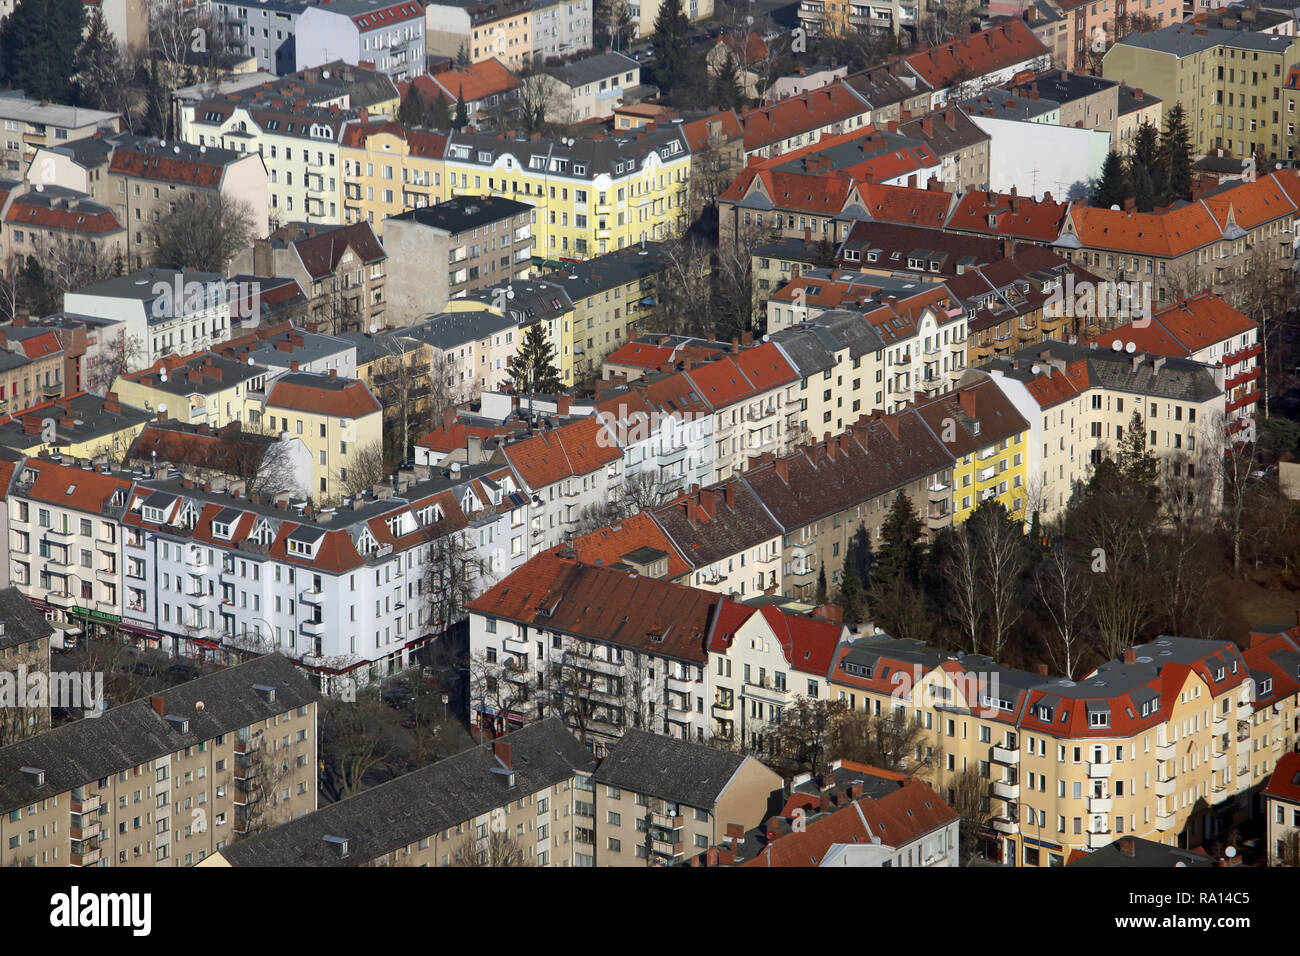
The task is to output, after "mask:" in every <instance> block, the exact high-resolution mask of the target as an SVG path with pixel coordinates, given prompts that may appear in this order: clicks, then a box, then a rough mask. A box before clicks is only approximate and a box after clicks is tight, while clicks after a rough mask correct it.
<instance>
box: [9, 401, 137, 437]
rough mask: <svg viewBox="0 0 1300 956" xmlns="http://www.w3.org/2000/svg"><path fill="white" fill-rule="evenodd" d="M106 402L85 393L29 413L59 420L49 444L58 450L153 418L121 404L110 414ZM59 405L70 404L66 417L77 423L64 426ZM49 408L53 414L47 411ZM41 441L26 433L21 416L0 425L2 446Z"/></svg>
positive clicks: (130, 406) (133, 407)
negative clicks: (57, 409)
mask: <svg viewBox="0 0 1300 956" xmlns="http://www.w3.org/2000/svg"><path fill="white" fill-rule="evenodd" d="M104 401H105V400H104V399H103V398H101V397H100V396H98V395H91V394H89V393H86V392H83V393H81V394H79V395H74V396H72V397H71V398H61V399H55V400H54V402H53V403H51V404H47V405H42V406H40V407H38V408H37V409H35V410H31V409H29V411H30V412H31V413H32V414H37V413H46V414H49V415H50V417H52V418H56V419H57V422H58V424H56V426H55V434H54V441H53V442H48V443H46V444H49V445H50V446H52V448H54V449H56V450H57V449H58V448H59V447H61V446H64V445H69V444H72V445H78V444H81V443H82V442H84V441H90V440H91V439H93V438H95V437H97V436H100V435H108V434H111V433H113V432H117V431H120V430H122V429H124V428H127V427H128V426H131V425H139V424H142V423H144V422H147V421H149V420H150V419H151V418H153V412H149V411H145V410H144V409H143V408H136V407H135V406H133V405H127V404H121V405H120V407H119V410H118V411H109V410H108V409H106V408H105V407H104ZM58 402H66V403H68V406H69V407H68V412H67V415H66V417H68V418H71V419H72V422H73V424H71V425H64V424H63V423H62V422H63V418H64V417H65V416H64V415H63V414H62V413H58V412H55V408H56V407H57V403H58ZM46 409H48V410H49V411H48V412H46ZM39 441H40V436H39V435H29V434H27V433H26V432H25V430H24V429H23V423H22V418H21V417H20V418H19V419H17V420H15V421H8V422H5V423H4V424H3V425H0V445H7V446H10V447H12V448H31V447H33V446H34V445H36V444H38V443H39ZM123 450H125V449H123Z"/></svg>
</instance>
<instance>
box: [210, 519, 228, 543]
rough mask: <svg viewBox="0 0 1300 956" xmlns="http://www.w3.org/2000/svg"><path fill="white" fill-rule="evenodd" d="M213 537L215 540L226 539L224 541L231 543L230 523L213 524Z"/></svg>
mask: <svg viewBox="0 0 1300 956" xmlns="http://www.w3.org/2000/svg"><path fill="white" fill-rule="evenodd" d="M212 536H213V537H214V538H222V539H224V540H226V541H229V540H230V525H229V523H227V522H225V521H214V522H212Z"/></svg>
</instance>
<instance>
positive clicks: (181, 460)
mask: <svg viewBox="0 0 1300 956" xmlns="http://www.w3.org/2000/svg"><path fill="white" fill-rule="evenodd" d="M126 464H127V465H130V466H132V467H136V468H143V467H147V468H151V469H156V468H157V467H158V466H159V465H167V466H169V469H168V470H169V471H170V470H172V469H175V470H177V471H179V472H180V474H181V476H182V477H184V478H188V479H190V480H191V481H195V480H198V481H201V480H203V479H204V478H209V479H210V478H213V477H216V478H217V479H218V481H225V482H226V483H227V486H229V485H230V483H232V482H236V483H237V482H240V481H243V482H245V483H246V485H247V486H249V487H252V488H254V489H256V490H258V491H260V492H263V493H265V494H268V495H279V494H283V493H285V492H288V493H289V494H290V495H293V496H294V497H298V498H306V497H308V496H309V495H311V491H312V483H311V479H312V461H311V452H310V451H308V450H307V446H306V445H305V444H303V441H302V439H301V438H275V437H272V436H271V435H263V434H261V433H260V432H256V431H245V430H244V429H243V427H242V425H241V423H240V422H234V423H232V424H230V425H227V426H225V427H223V428H219V429H218V428H213V427H212V426H211V425H209V424H207V423H206V422H204V423H201V424H197V425H187V424H185V423H184V422H178V421H175V420H173V419H163V420H161V421H155V422H150V423H149V425H147V426H146V427H145V429H144V430H143V431H141V432H140V437H139V438H138V439H136V442H135V444H134V445H132V446H131V448H130V450H129V451H128V452H127V455H126Z"/></svg>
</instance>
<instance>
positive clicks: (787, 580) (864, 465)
mask: <svg viewBox="0 0 1300 956" xmlns="http://www.w3.org/2000/svg"><path fill="white" fill-rule="evenodd" d="M953 467H954V458H953V455H952V454H951V453H950V452H949V450H948V448H947V446H945V445H944V444H943V442H941V441H940V440H939V437H938V436H937V435H935V434H934V433H933V432H932V431H931V430H930V428H929V426H928V425H927V424H926V422H925V420H924V419H923V418H922V417H921V416H920V415H919V414H918V413H917V412H916V411H915V410H914V409H907V410H904V411H902V412H899V413H898V414H897V415H884V414H880V413H873V415H872V417H871V418H867V417H866V416H862V418H860V419H859V420H858V422H856V423H854V424H853V425H851V426H850V427H849V428H848V430H846V431H845V432H843V433H841V434H839V435H835V436H831V437H830V438H829V440H823V441H820V442H814V443H812V444H809V445H804V446H800V447H798V448H796V449H795V450H794V452H793V453H792V454H789V455H784V456H768V455H762V456H760V457H759V458H757V459H755V460H752V461H751V462H750V463H749V465H748V467H747V468H746V469H745V472H744V474H743V475H742V476H741V480H742V481H744V483H745V484H746V485H747V486H748V487H749V489H750V490H751V491H752V492H753V493H754V494H755V495H756V496H757V497H758V499H759V501H761V502H762V503H763V507H764V508H765V509H766V510H767V512H768V513H769V514H770V515H771V516H772V517H773V518H774V519H776V522H777V523H778V524H779V525H780V526H781V530H782V539H781V574H780V576H779V579H780V581H781V582H782V584H781V588H782V593H783V594H785V595H786V596H787V597H794V598H800V599H806V598H810V597H812V596H813V594H814V593H815V590H816V587H817V579H818V572H819V571H820V570H821V569H823V568H825V570H826V581H827V584H828V585H829V586H830V587H832V588H833V587H834V586H835V585H836V584H838V583H839V579H840V575H841V572H842V569H843V562H844V552H845V550H846V549H847V547H848V544H849V540H850V539H851V538H852V537H853V535H854V534H855V533H856V532H857V530H858V526H859V525H862V526H864V527H865V528H866V530H867V534H868V536H869V540H871V541H877V540H879V538H880V528H881V525H882V524H883V523H884V520H885V516H886V515H887V514H888V512H889V508H890V505H891V504H892V503H893V500H894V498H895V496H896V495H898V494H902V495H904V496H905V497H908V498H910V499H911V500H912V506H913V508H914V509H915V510H916V513H917V514H918V515H920V516H921V518H922V520H923V521H924V522H925V525H926V528H927V529H928V530H930V531H934V530H938V529H940V528H944V527H947V526H948V525H950V524H951V523H952V511H953V506H952V496H953V488H952V473H953Z"/></svg>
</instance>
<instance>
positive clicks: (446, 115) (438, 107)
mask: <svg viewBox="0 0 1300 956" xmlns="http://www.w3.org/2000/svg"><path fill="white" fill-rule="evenodd" d="M429 126H430V127H432V128H433V129H451V104H449V103H448V102H447V97H446V96H445V95H444V94H443V92H442V91H441V90H439V91H438V98H437V99H436V100H434V102H433V109H432V110H430V114H429Z"/></svg>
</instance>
